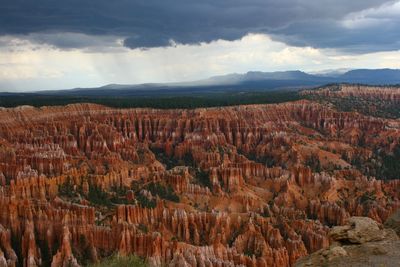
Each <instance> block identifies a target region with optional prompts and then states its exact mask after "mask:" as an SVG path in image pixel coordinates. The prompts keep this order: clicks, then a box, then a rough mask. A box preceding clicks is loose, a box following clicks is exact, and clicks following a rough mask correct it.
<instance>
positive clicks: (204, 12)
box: [0, 0, 399, 52]
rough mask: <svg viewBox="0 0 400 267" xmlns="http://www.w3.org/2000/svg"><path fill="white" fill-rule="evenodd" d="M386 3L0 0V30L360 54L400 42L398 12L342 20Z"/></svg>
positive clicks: (41, 37)
mask: <svg viewBox="0 0 400 267" xmlns="http://www.w3.org/2000/svg"><path fill="white" fill-rule="evenodd" d="M389 2H393V1H382V0H363V1H349V0H319V1H317V0H64V1H58V0H35V1H33V0H30V1H27V0H25V1H24V0H7V1H5V0H0V34H1V35H23V36H24V38H28V39H31V40H33V41H35V42H38V43H48V44H51V45H54V46H57V47H59V48H71V47H74V48H82V47H85V46H93V44H94V45H95V46H98V45H100V43H101V42H104V43H110V40H109V38H105V36H113V37H120V38H123V39H124V40H125V41H124V42H123V43H124V45H125V46H127V47H130V48H151V47H164V46H170V45H171V44H174V43H182V44H197V43H201V42H211V41H213V40H218V39H223V40H237V39H240V38H241V37H243V36H245V35H246V34H249V33H266V34H272V36H274V38H275V39H278V40H281V41H283V42H286V43H289V44H294V45H310V46H313V47H332V48H342V49H350V50H355V51H356V52H357V47H358V48H359V49H360V51H361V50H362V52H364V50H365V51H374V50H391V49H398V48H399V47H396V45H398V43H397V42H398V40H399V34H398V33H397V32H398V30H396V26H399V24H398V20H397V18H396V16H394V17H392V18H390V21H389V22H388V23H389V24H388V26H386V27H384V28H383V29H382V28H377V27H375V28H372V31H371V29H369V28H365V29H361V30H360V29H357V30H352V29H348V28H345V27H344V26H343V25H341V24H340V21H341V20H342V19H343V18H344V17H345V16H346V15H348V14H350V13H352V12H359V11H361V10H365V9H368V8H374V7H379V6H381V5H383V4H385V3H389ZM378 19H379V18H378ZM381 19H385V18H381ZM63 33H78V34H85V35H89V36H91V37H86V38H83V37H81V38H80V39H79V40H76V37H77V36H76V35H74V34H70V35H65V36H62V35H60V34H63ZM57 34H58V37H57ZM372 34H374V35H373V36H372ZM74 38H75V39H74ZM94 39H96V40H94ZM371 39H374V40H377V39H379V40H380V41H379V42H375V41H374V40H371ZM360 51H359V52H360Z"/></svg>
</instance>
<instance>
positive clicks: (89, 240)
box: [0, 86, 400, 267]
mask: <svg viewBox="0 0 400 267" xmlns="http://www.w3.org/2000/svg"><path fill="white" fill-rule="evenodd" d="M324 90H325V89H322V90H316V91H312V92H311V91H304V94H306V95H316V96H324V97H325V98H329V97H330V95H331V94H336V95H337V96H339V97H343V98H345V97H347V96H349V95H350V96H351V97H352V99H354V98H355V99H360V101H363V99H369V98H371V99H379V100H381V101H383V102H390V103H396V104H399V101H400V97H399V96H400V94H399V93H398V92H399V91H398V90H397V89H393V88H391V89H388V90H386V89H381V88H375V89H371V88H369V87H368V88H366V87H356V86H353V87H350V86H348V87H345V90H342V91H341V92H337V91H334V92H331V91H329V90H325V91H324ZM376 108H380V106H377V107H376ZM370 112H371V111H370V110H369V113H363V112H356V111H343V110H340V109H338V108H336V107H335V106H334V105H327V104H324V103H321V102H320V101H316V100H315V99H305V100H299V101H293V102H287V103H280V104H268V105H262V104H261V105H243V106H232V107H215V108H198V109H173V110H172V109H167V110H161V109H148V108H137V109H118V108H109V107H106V106H101V105H95V104H87V103H82V104H71V105H66V106H54V107H41V108H34V107H31V106H19V107H16V108H1V109H0V267H14V266H23V267H33V266H52V267H66V266H85V265H87V264H90V263H95V262H99V261H101V259H102V258H105V257H108V256H110V255H112V254H114V253H118V254H120V255H129V254H136V255H138V256H139V257H142V258H144V259H146V261H147V263H148V264H149V265H150V266H164V265H165V266H219V267H222V266H257V267H258V266H259V267H262V266H276V267H284V266H295V264H296V262H298V260H302V259H305V258H304V257H306V256H308V255H310V254H313V253H315V252H317V251H320V250H321V249H328V248H329V247H330V246H331V245H332V243H333V242H334V239H333V238H332V234H331V232H332V228H334V227H338V226H341V227H344V226H345V225H347V224H348V222H349V220H350V221H351V220H352V218H353V217H354V216H358V217H360V216H361V217H368V218H370V219H371V221H373V222H375V223H377V224H379V225H381V224H384V223H385V222H386V221H387V220H388V218H390V217H391V216H392V215H393V214H394V213H395V212H396V211H397V210H398V209H400V173H397V172H396V171H391V170H393V169H394V170H396V169H395V168H397V167H396V166H398V165H395V166H394V167H393V166H392V165H393V164H392V162H396V160H395V159H396V158H395V157H396V155H397V151H400V121H399V119H398V118H393V117H383V116H371V113H370ZM392 158H393V159H394V160H393V161H390V164H388V163H387V162H389V159H392ZM389 173H390V175H389ZM396 173H397V174H396ZM396 175H397V176H396ZM394 235H396V234H394Z"/></svg>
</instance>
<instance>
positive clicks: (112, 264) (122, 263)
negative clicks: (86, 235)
mask: <svg viewBox="0 0 400 267" xmlns="http://www.w3.org/2000/svg"><path fill="white" fill-rule="evenodd" d="M147 266H148V264H147V263H146V262H145V261H143V260H142V259H141V258H139V257H138V256H136V255H129V256H120V255H117V254H115V255H112V256H110V257H108V258H105V259H103V260H102V261H101V262H99V263H96V264H91V265H88V267H147Z"/></svg>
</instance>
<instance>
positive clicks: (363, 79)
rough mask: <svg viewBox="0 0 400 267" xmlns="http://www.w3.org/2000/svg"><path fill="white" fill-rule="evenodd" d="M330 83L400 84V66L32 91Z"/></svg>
mask: <svg viewBox="0 0 400 267" xmlns="http://www.w3.org/2000/svg"><path fill="white" fill-rule="evenodd" d="M327 83H362V84H371V85H381V84H382V85H383V84H387V85H390V84H392V85H393V84H400V69H355V70H349V71H345V72H344V73H343V72H342V71H341V70H332V71H328V72H321V73H314V74H309V73H306V72H303V71H299V70H292V71H276V72H261V71H249V72H247V73H244V74H237V73H232V74H227V75H221V76H213V77H210V78H208V79H204V80H198V81H193V82H176V83H146V84H132V85H130V84H126V85H124V84H108V85H105V86H102V87H96V88H75V89H67V90H51V91H37V92H34V93H32V94H38V95H56V96H64V95H65V96H72V95H73V96H152V95H160V94H161V95H168V94H175V95H176V94H202V93H213V92H221V91H251V90H253V91H260V90H277V89H290V90H297V89H302V88H304V87H312V86H321V85H324V84H327ZM0 94H4V93H0ZM14 94H19V93H14ZM23 94H26V93H23Z"/></svg>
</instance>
